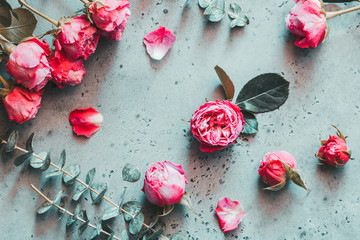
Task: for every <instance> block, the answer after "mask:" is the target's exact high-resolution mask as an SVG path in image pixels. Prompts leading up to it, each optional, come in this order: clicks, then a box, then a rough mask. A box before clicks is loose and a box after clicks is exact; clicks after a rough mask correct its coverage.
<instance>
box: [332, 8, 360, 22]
mask: <svg viewBox="0 0 360 240" xmlns="http://www.w3.org/2000/svg"><path fill="white" fill-rule="evenodd" d="M359 9H360V6H356V7H352V8H348V9H344V10H340V11H336V12H327V13H326V19H330V18H333V17H336V16H339V15H341V14H344V13H348V12H353V11H356V10H359Z"/></svg>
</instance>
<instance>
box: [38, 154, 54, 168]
mask: <svg viewBox="0 0 360 240" xmlns="http://www.w3.org/2000/svg"><path fill="white" fill-rule="evenodd" d="M50 162H51V159H50V153H49V152H48V153H47V154H46V157H45V161H44V163H43V165H42V166H41V167H40V169H41V170H42V171H46V170H47V169H48V168H49V167H50Z"/></svg>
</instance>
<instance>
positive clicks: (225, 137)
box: [190, 100, 245, 152]
mask: <svg viewBox="0 0 360 240" xmlns="http://www.w3.org/2000/svg"><path fill="white" fill-rule="evenodd" d="M190 124H191V131H192V133H193V135H194V137H195V138H196V139H197V140H198V141H199V142H200V149H201V151H203V152H213V151H216V150H219V149H222V148H224V147H226V146H228V145H230V144H233V143H234V142H235V141H236V139H237V138H238V137H239V135H240V132H241V131H242V130H243V129H244V124H245V121H244V119H243V115H242V113H241V112H240V108H239V107H238V106H236V105H235V104H233V103H231V102H229V101H221V102H219V101H218V100H216V101H215V102H207V103H205V104H204V105H202V106H201V107H200V108H199V109H198V110H196V111H195V113H194V114H193V115H192V117H191V123H190Z"/></svg>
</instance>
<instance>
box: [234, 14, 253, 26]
mask: <svg viewBox="0 0 360 240" xmlns="http://www.w3.org/2000/svg"><path fill="white" fill-rule="evenodd" d="M249 22H250V21H249V18H248V17H247V16H244V17H243V18H235V19H234V20H232V21H231V23H230V27H231V28H234V27H244V26H245V25H246V24H249Z"/></svg>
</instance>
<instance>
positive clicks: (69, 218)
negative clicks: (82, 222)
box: [66, 215, 76, 227]
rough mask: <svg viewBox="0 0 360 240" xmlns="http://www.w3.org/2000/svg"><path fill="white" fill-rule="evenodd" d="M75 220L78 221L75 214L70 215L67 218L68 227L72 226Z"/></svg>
mask: <svg viewBox="0 0 360 240" xmlns="http://www.w3.org/2000/svg"><path fill="white" fill-rule="evenodd" d="M74 222H76V220H75V218H74V217H73V216H71V215H70V216H69V217H68V219H67V220H66V227H69V226H71V225H72V224H73V223H74Z"/></svg>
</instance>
